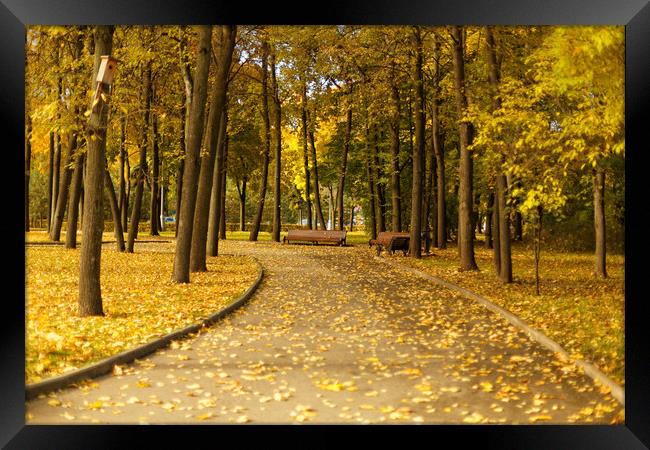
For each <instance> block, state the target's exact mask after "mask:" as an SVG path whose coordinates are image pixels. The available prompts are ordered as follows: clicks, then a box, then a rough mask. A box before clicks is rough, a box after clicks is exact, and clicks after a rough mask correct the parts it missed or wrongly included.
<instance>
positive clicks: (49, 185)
mask: <svg viewBox="0 0 650 450" xmlns="http://www.w3.org/2000/svg"><path fill="white" fill-rule="evenodd" d="M47 167H48V171H47V225H46V227H47V233H48V235H49V234H50V225H51V223H52V216H53V214H52V203H53V201H52V195H53V194H52V187H53V183H54V132H52V131H50V147H49V152H48V166H47Z"/></svg>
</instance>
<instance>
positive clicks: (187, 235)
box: [172, 25, 212, 283]
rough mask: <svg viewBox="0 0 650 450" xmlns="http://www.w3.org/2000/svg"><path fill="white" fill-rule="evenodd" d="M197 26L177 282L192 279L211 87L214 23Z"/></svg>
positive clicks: (179, 233)
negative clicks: (200, 169) (203, 145)
mask: <svg viewBox="0 0 650 450" xmlns="http://www.w3.org/2000/svg"><path fill="white" fill-rule="evenodd" d="M197 30H198V34H199V42H198V49H197V56H196V68H195V71H194V87H193V89H192V103H191V108H190V114H189V117H188V120H189V129H188V135H187V137H188V139H187V148H186V152H185V163H184V169H183V191H182V200H181V211H180V218H179V220H178V235H177V239H176V253H175V255H174V270H173V272H172V281H174V282H176V283H189V282H190V252H191V245H192V230H193V225H194V209H195V206H196V203H195V202H196V191H197V181H198V172H199V163H200V159H199V158H200V154H199V152H200V150H201V139H202V137H203V120H204V116H205V101H206V97H207V91H208V71H209V69H210V54H211V51H212V27H211V26H210V25H201V26H197Z"/></svg>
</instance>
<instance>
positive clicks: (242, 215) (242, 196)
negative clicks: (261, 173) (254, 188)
mask: <svg viewBox="0 0 650 450" xmlns="http://www.w3.org/2000/svg"><path fill="white" fill-rule="evenodd" d="M241 186H242V187H241V189H239V182H237V193H238V194H239V231H246V178H244V179H243V180H242V183H241Z"/></svg>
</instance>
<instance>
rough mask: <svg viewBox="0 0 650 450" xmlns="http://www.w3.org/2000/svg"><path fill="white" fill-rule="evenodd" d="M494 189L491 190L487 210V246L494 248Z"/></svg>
mask: <svg viewBox="0 0 650 450" xmlns="http://www.w3.org/2000/svg"><path fill="white" fill-rule="evenodd" d="M493 211H494V191H490V193H489V194H488V200H487V210H486V211H485V248H492V216H493V215H494V212H493Z"/></svg>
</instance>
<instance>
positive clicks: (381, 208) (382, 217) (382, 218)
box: [373, 124, 386, 233]
mask: <svg viewBox="0 0 650 450" xmlns="http://www.w3.org/2000/svg"><path fill="white" fill-rule="evenodd" d="M373 128H374V129H375V132H374V133H373V136H374V137H373V148H374V153H373V169H374V179H375V193H376V198H377V201H376V207H375V215H376V218H377V219H376V220H375V223H376V224H377V232H378V233H381V232H382V231H386V193H385V191H384V184H383V183H382V182H381V179H382V175H383V172H382V170H381V161H380V159H379V135H378V133H377V125H376V124H375V126H374V127H373Z"/></svg>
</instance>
